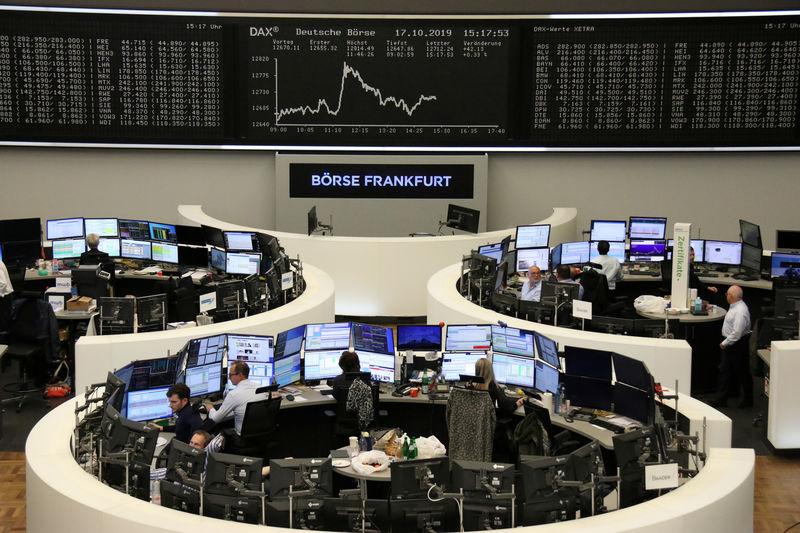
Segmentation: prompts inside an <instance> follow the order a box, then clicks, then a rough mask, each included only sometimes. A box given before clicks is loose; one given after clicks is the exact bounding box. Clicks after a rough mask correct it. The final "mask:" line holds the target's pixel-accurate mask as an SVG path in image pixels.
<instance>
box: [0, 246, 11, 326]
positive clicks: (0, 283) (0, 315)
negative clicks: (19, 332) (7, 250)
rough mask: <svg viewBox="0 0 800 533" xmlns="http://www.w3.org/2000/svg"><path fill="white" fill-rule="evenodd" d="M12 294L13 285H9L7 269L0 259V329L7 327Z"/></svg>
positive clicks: (9, 279)
mask: <svg viewBox="0 0 800 533" xmlns="http://www.w3.org/2000/svg"><path fill="white" fill-rule="evenodd" d="M13 294H14V287H12V286H11V278H9V277H8V270H7V269H6V265H5V263H3V262H2V261H0V331H5V330H6V329H7V327H8V319H9V317H10V316H11V303H12V301H13V299H14V296H13Z"/></svg>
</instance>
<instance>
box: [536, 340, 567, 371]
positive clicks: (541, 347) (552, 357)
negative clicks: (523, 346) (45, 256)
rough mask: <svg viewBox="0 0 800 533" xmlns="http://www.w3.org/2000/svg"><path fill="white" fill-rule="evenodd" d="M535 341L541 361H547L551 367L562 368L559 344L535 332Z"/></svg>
mask: <svg viewBox="0 0 800 533" xmlns="http://www.w3.org/2000/svg"><path fill="white" fill-rule="evenodd" d="M533 340H534V342H535V343H536V352H537V353H538V354H539V359H541V360H542V361H545V362H546V363H547V364H549V365H550V366H554V367H555V368H561V364H560V363H559V359H558V344H557V343H556V341H554V340H553V339H551V338H549V337H545V336H544V335H542V334H541V333H537V332H535V331H534V332H533Z"/></svg>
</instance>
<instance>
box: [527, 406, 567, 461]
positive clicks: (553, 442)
mask: <svg viewBox="0 0 800 533" xmlns="http://www.w3.org/2000/svg"><path fill="white" fill-rule="evenodd" d="M523 408H524V409H525V419H523V421H522V422H520V423H519V424H518V425H517V429H516V430H515V432H514V444H515V449H514V452H515V453H516V456H517V457H516V458H517V459H518V458H519V456H520V455H551V456H555V455H564V454H568V453H570V452H571V451H573V450H576V449H578V448H579V447H580V446H581V442H580V441H578V440H576V439H575V438H574V437H573V435H572V433H571V432H570V431H569V430H568V429H563V430H560V431H559V430H558V428H556V427H555V426H553V423H552V421H551V420H550V411H548V410H547V409H546V408H544V407H542V406H539V405H536V404H533V403H531V402H525V403H524V404H523ZM526 426H527V427H528V430H527V431H526ZM536 427H540V428H541V429H542V430H543V431H544V434H542V435H540V436H539V440H535V439H533V440H532V439H531V438H530V436H531V433H530V430H531V428H533V429H534V430H535V428H536ZM533 434H534V435H536V431H533ZM544 437H546V439H547V442H548V443H549V444H547V445H545V439H544Z"/></svg>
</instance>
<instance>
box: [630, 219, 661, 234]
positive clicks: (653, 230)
mask: <svg viewBox="0 0 800 533" xmlns="http://www.w3.org/2000/svg"><path fill="white" fill-rule="evenodd" d="M628 222H629V223H628V237H629V238H630V239H646V240H652V239H656V240H658V239H663V238H664V235H665V234H666V231H667V219H666V217H630V219H629V221H628Z"/></svg>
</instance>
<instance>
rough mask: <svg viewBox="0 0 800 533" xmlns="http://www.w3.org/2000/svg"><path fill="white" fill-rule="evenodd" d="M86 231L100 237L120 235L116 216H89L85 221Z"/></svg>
mask: <svg viewBox="0 0 800 533" xmlns="http://www.w3.org/2000/svg"><path fill="white" fill-rule="evenodd" d="M83 227H84V233H85V234H86V235H89V234H90V233H94V234H95V235H97V236H98V237H101V238H102V237H119V226H118V222H117V219H116V218H87V219H84V221H83Z"/></svg>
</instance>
